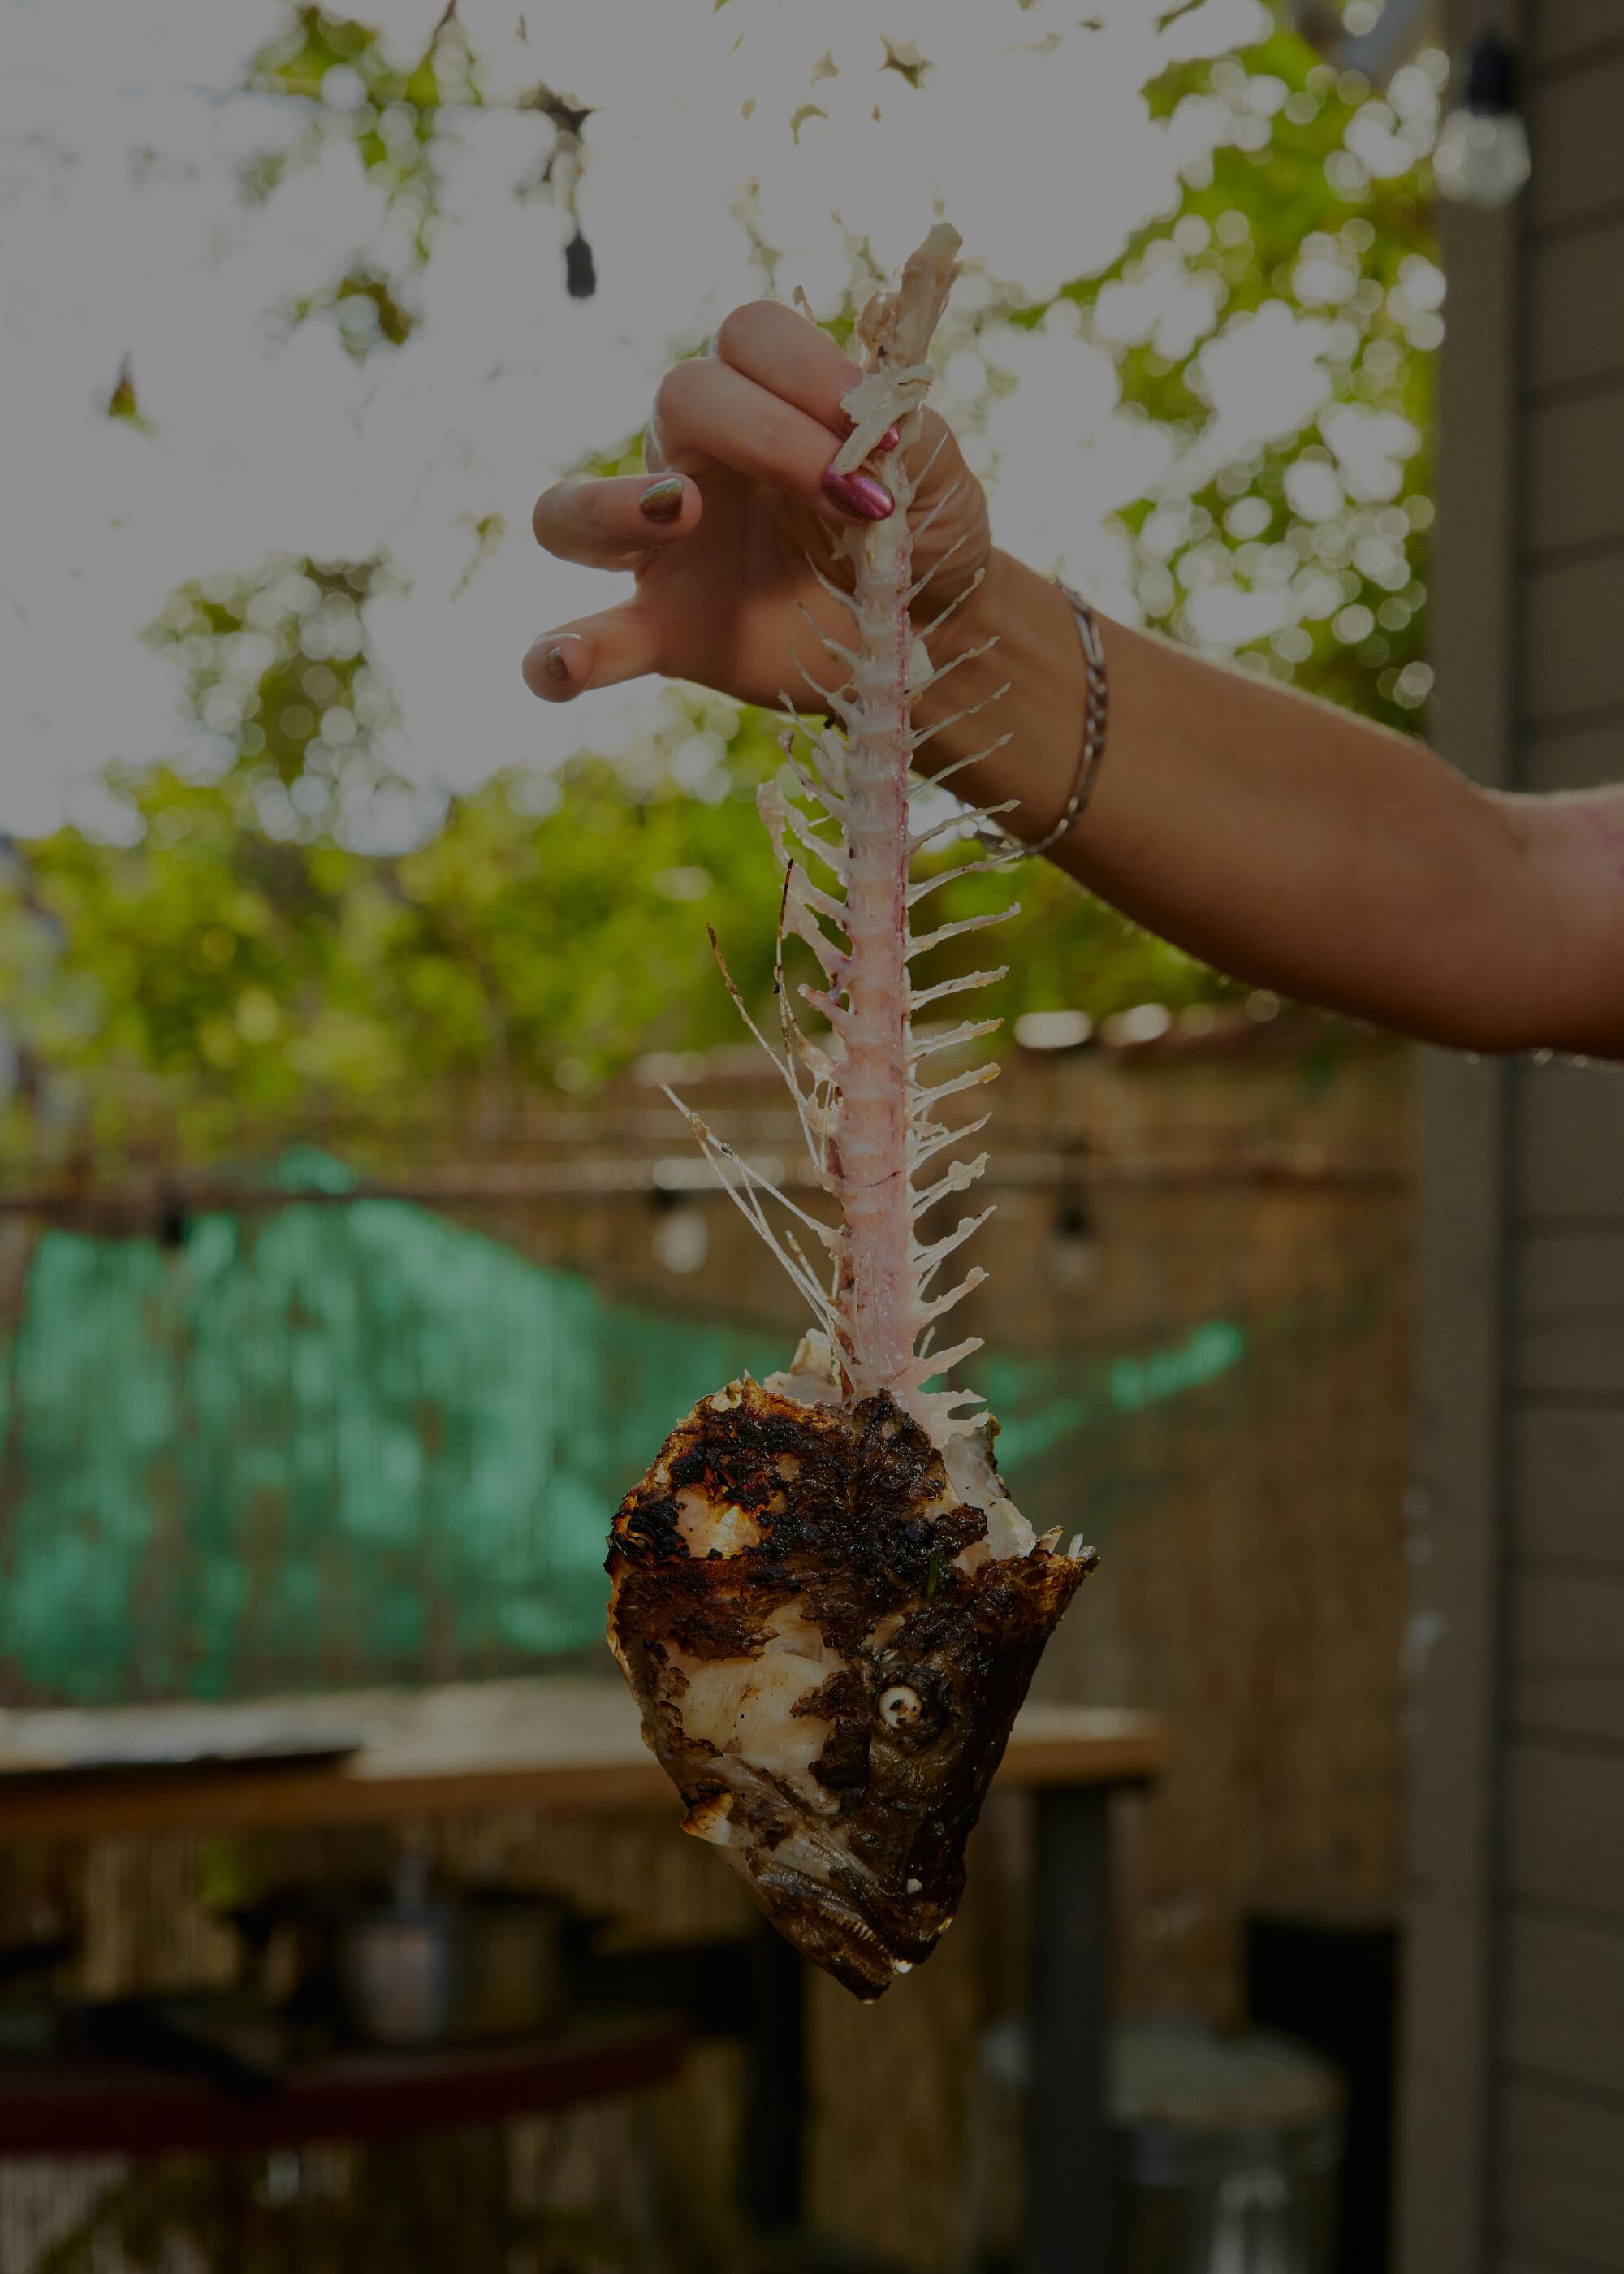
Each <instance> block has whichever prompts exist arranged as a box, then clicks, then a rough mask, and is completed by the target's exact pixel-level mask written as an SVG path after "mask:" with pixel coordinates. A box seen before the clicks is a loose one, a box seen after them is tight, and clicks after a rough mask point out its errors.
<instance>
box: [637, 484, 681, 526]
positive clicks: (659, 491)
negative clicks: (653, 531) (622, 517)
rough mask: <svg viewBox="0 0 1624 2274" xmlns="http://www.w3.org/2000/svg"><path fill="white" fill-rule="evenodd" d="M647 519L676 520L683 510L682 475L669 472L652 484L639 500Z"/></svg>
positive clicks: (639, 508)
mask: <svg viewBox="0 0 1624 2274" xmlns="http://www.w3.org/2000/svg"><path fill="white" fill-rule="evenodd" d="M637 510H638V512H639V513H640V514H642V516H643V519H644V520H645V521H675V520H676V519H677V518H678V516H680V513H681V511H682V477H681V475H680V474H667V475H665V478H663V479H662V480H660V481H658V482H654V483H652V484H650V486H649V488H647V489H646V490H644V492H643V495H642V496H641V497H640V498H639V499H638V501H637Z"/></svg>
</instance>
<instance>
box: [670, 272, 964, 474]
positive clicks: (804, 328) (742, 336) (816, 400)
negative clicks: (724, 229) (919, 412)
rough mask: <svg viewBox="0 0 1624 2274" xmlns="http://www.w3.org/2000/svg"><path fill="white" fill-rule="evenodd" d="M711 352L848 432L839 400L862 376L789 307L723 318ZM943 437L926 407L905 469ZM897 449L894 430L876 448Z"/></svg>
mask: <svg viewBox="0 0 1624 2274" xmlns="http://www.w3.org/2000/svg"><path fill="white" fill-rule="evenodd" d="M715 347H716V353H717V355H718V358H720V360H721V361H722V362H723V363H726V364H731V365H733V369H734V370H735V371H737V372H740V373H742V375H743V376H744V377H745V378H746V379H753V380H755V381H756V385H757V386H758V387H764V388H766V389H767V391H768V392H769V394H771V395H778V397H779V398H780V399H781V400H782V401H783V402H786V403H793V404H794V406H795V408H796V409H797V410H804V411H805V412H806V413H807V415H808V417H809V418H816V420H817V421H818V423H819V425H823V426H826V427H827V428H828V430H829V432H830V433H831V434H834V435H837V436H838V438H839V440H842V441H844V440H846V436H847V435H848V434H849V433H851V431H852V418H851V414H850V412H849V411H846V410H842V409H841V408H840V398H841V396H842V395H849V394H850V392H851V390H852V388H853V387H855V386H856V384H857V382H858V380H860V379H861V377H862V373H861V370H860V369H859V368H858V366H857V365H855V364H854V363H853V361H852V360H851V358H849V357H848V356H847V355H846V354H844V353H843V352H842V350H840V348H839V347H838V346H837V345H836V343H835V342H834V341H833V340H831V338H830V336H829V335H828V333H827V332H825V331H822V330H820V329H819V328H818V326H817V325H816V324H815V323H812V322H811V321H809V320H808V318H807V317H805V316H801V315H798V314H797V313H796V312H795V311H794V309H793V308H786V307H785V305H783V303H782V302H781V301H778V300H747V301H746V302H745V304H744V305H743V306H742V307H741V308H735V309H734V310H733V313H732V314H731V315H729V316H726V317H725V318H724V319H723V321H722V326H721V328H720V330H719V331H718V333H717V335H716V341H715ZM945 432H946V426H945V424H944V420H943V419H942V418H941V417H940V415H939V414H938V413H937V412H936V411H934V410H930V409H929V406H927V408H926V410H925V412H924V416H923V419H922V422H921V428H920V437H919V442H918V443H916V444H915V445H914V447H913V448H910V451H909V454H908V460H907V463H908V465H909V467H910V469H913V468H914V467H915V466H916V464H917V463H918V462H919V459H920V456H921V445H922V455H923V456H926V457H929V456H930V454H931V453H932V452H933V451H934V450H935V448H936V445H937V443H938V442H939V441H940V440H941V438H942V436H943V434H944V433H945ZM896 444H897V430H896V428H895V427H894V426H893V427H892V428H891V430H890V432H889V433H887V434H886V435H884V436H883V438H882V440H881V441H880V442H879V443H878V444H877V445H876V448H880V449H894V448H896Z"/></svg>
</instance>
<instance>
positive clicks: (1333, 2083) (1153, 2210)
mask: <svg viewBox="0 0 1624 2274" xmlns="http://www.w3.org/2000/svg"><path fill="white" fill-rule="evenodd" d="M1030 2067H1031V2062H1030V2054H1029V2047H1028V2042H1027V2030H1026V2022H1025V2021H1024V2019H1022V2018H1021V2017H1019V2016H1013V2017H1011V2018H1010V2019H1007V2020H1005V2021H1003V2022H996V2023H995V2024H994V2025H993V2027H992V2028H991V2029H989V2030H988V2031H986V2033H985V2034H984V2036H983V2037H982V2039H981V2054H980V2059H979V2061H978V2064H977V2072H978V2073H977V2079H976V2091H975V2101H974V2110H973V2114H972V2119H971V2140H970V2154H969V2158H968V2169H967V2173H966V2212H965V2235H964V2243H963V2247H962V2249H961V2252H960V2255H959V2274H1015V2270H1016V2269H1017V2268H1018V2267H1019V2265H1020V2264H1021V2263H1022V2261H1021V2256H1020V2242H1019V2234H1020V2228H1021V2224H1022V2209H1021V2196H1022V2193H1023V2189H1022V2186H1021V2179H1022V2172H1021V2165H1022V2156H1021V2143H1022V2142H1023V2140H1024V2138H1025V2136H1026V2133H1027V2131H1028V2129H1029V2127H1030V2122H1031V2113H1030V2106H1029V2101H1030V2084H1029V2076H1030ZM1111 2115H1112V2121H1113V2127H1114V2135H1115V2146H1116V2170H1117V2180H1118V2200H1117V2212H1116V2232H1117V2234H1118V2236H1119V2237H1120V2243H1119V2257H1118V2260H1117V2262H1116V2263H1119V2264H1120V2267H1121V2269H1122V2274H1242V2270H1244V2274H1331V2270H1332V2264H1333V2259H1332V2253H1333V2250H1334V2248H1335V2224H1336V2196H1337V2178H1338V2170H1339V2165H1340V2157H1341V2149H1342V2084H1341V2080H1340V2078H1339V2077H1338V2076H1337V2074H1336V2073H1335V2070H1334V2069H1332V2068H1331V2067H1329V2065H1328V2064H1327V2063H1326V2062H1325V2061H1323V2060H1322V2059H1319V2056H1318V2055H1317V2054H1316V2053H1313V2052H1310V2051H1309V2050H1308V2049H1307V2048H1306V2047H1305V2046H1302V2045H1298V2044H1292V2043H1291V2042H1290V2041H1289V2039H1286V2038H1283V2037H1275V2036H1273V2035H1271V2034H1267V2033H1266V2032H1264V2031H1262V2030H1260V2029H1249V2030H1245V2031H1243V2032H1240V2033H1237V2034H1236V2035H1233V2036H1224V2035H1222V2034H1221V2033H1220V2032H1219V2031H1217V2030H1215V2029H1211V2028H1209V2027H1208V2026H1207V2024H1206V2023H1205V2022H1195V2021H1187V2020H1184V2019H1177V2018H1173V2019H1150V2020H1139V2021H1129V2022H1119V2023H1118V2025H1117V2027H1116V2030H1115V2031H1114V2032H1113V2036H1112V2040H1111Z"/></svg>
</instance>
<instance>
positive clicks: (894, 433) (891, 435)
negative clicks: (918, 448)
mask: <svg viewBox="0 0 1624 2274" xmlns="http://www.w3.org/2000/svg"><path fill="white" fill-rule="evenodd" d="M841 416H842V417H843V418H845V420H846V432H847V433H851V432H852V431H853V428H854V427H855V426H856V425H857V421H856V420H855V419H854V418H853V416H852V414H851V412H850V411H849V410H846V411H843V412H842V413H841ZM901 440H902V436H901V434H900V433H899V432H898V429H897V428H896V427H895V426H888V427H887V428H886V429H885V432H884V433H883V434H882V435H881V437H880V439H879V440H878V441H877V442H876V444H875V446H874V447H875V448H876V450H894V449H895V448H896V447H897V445H898V442H900V441H901Z"/></svg>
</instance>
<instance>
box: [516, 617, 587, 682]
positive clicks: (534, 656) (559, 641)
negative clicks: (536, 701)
mask: <svg viewBox="0 0 1624 2274" xmlns="http://www.w3.org/2000/svg"><path fill="white" fill-rule="evenodd" d="M584 644H585V643H584V642H583V641H581V640H579V639H577V638H576V637H575V634H574V633H573V632H565V633H563V634H561V635H558V636H549V635H548V634H547V633H545V632H544V633H543V634H542V636H541V637H540V638H539V639H538V641H537V642H536V644H535V645H534V646H533V647H532V648H531V649H530V652H529V654H528V655H527V656H526V657H525V659H524V661H525V665H526V670H525V674H524V675H525V677H526V678H527V679H528V680H529V681H530V683H531V685H532V686H535V684H536V681H538V679H539V680H543V681H545V683H546V689H547V690H549V691H551V690H553V689H556V690H557V692H558V693H559V694H560V695H567V694H568V693H569V692H570V691H571V689H573V688H574V687H575V685H576V684H577V683H578V674H576V673H572V671H571V669H570V663H571V660H572V659H571V656H570V652H569V651H570V649H571V648H579V647H583V645H584ZM543 691H544V690H543V689H542V688H541V687H536V692H537V693H538V695H539V694H541V693H542V692H543Z"/></svg>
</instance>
